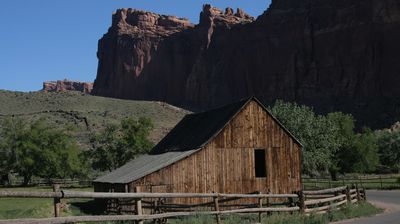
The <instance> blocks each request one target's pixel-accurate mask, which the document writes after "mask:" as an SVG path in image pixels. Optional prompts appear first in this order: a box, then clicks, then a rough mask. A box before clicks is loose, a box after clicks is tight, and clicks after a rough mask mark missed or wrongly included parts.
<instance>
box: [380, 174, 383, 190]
mask: <svg viewBox="0 0 400 224" xmlns="http://www.w3.org/2000/svg"><path fill="white" fill-rule="evenodd" d="M379 180H380V181H381V190H382V189H383V183H382V175H379Z"/></svg>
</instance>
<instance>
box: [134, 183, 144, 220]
mask: <svg viewBox="0 0 400 224" xmlns="http://www.w3.org/2000/svg"><path fill="white" fill-rule="evenodd" d="M139 191H140V189H139V187H135V192H136V193H138V192H139ZM136 215H143V209H142V199H141V198H139V199H137V200H136ZM137 223H138V224H143V220H139V221H137Z"/></svg>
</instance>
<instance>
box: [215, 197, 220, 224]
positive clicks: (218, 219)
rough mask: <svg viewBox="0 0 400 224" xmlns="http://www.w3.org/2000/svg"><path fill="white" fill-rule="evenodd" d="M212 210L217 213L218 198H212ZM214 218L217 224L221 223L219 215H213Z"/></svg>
mask: <svg viewBox="0 0 400 224" xmlns="http://www.w3.org/2000/svg"><path fill="white" fill-rule="evenodd" d="M214 209H215V211H216V212H219V198H218V196H217V197H214ZM215 218H216V220H217V224H220V223H221V217H220V215H219V214H216V215H215Z"/></svg>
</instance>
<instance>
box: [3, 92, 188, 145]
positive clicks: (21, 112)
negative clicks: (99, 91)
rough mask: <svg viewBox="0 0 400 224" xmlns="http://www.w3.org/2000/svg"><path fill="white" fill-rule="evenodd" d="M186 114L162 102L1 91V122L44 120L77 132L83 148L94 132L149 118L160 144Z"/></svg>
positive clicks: (77, 93)
mask: <svg viewBox="0 0 400 224" xmlns="http://www.w3.org/2000/svg"><path fill="white" fill-rule="evenodd" d="M187 113H188V112H187V111H185V110H182V109H179V108H176V107H173V106H170V105H168V104H165V103H160V102H151V101H131V100H120V99H112V98H105V97H98V96H91V95H86V94H82V93H79V92H59V93H45V92H30V93H23V92H11V91H3V90H0V122H1V120H3V119H6V118H10V117H13V116H14V117H19V118H21V119H23V120H25V121H27V123H30V122H33V121H36V120H38V119H41V118H43V119H46V121H48V122H49V123H50V124H51V125H54V126H56V127H65V128H66V127H68V128H71V129H72V130H75V134H76V136H77V138H78V141H79V142H80V143H81V146H82V147H83V148H85V147H87V146H88V139H89V138H88V136H89V134H90V133H91V132H93V131H96V130H101V129H102V128H104V126H105V124H107V123H117V122H119V121H120V120H121V119H123V118H126V117H134V118H138V117H143V116H144V117H148V118H150V119H151V120H152V121H153V123H154V126H155V129H154V130H153V132H152V133H151V136H150V137H151V139H152V140H153V141H154V142H157V141H159V140H160V139H161V138H162V137H163V136H164V135H165V134H166V133H167V132H168V130H169V129H171V128H172V127H173V126H174V125H175V124H176V123H177V122H178V121H179V120H180V119H182V117H183V116H184V115H185V114H187ZM84 119H86V120H87V125H86V123H85V121H84ZM0 127H1V126H0Z"/></svg>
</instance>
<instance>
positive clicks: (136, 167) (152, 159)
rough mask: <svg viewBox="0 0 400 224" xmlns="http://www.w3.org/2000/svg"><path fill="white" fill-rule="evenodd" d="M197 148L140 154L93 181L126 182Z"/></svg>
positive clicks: (175, 160)
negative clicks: (156, 153)
mask: <svg viewBox="0 0 400 224" xmlns="http://www.w3.org/2000/svg"><path fill="white" fill-rule="evenodd" d="M196 151H198V150H189V151H184V152H167V153H163V154H158V155H150V154H146V155H141V156H139V157H137V158H136V159H134V160H132V161H130V162H128V163H127V164H125V165H123V166H121V167H120V168H118V169H116V170H114V171H112V172H110V173H108V174H106V175H104V176H102V177H100V178H97V179H96V180H95V181H94V182H100V183H113V184H114V183H115V184H126V183H130V182H132V181H135V180H138V179H140V178H142V177H145V176H147V175H149V174H151V173H153V172H156V171H157V170H160V169H162V168H164V167H165V166H168V165H170V164H173V163H175V162H177V161H179V160H181V159H183V158H185V157H187V156H189V155H191V154H193V153H194V152H196Z"/></svg>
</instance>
